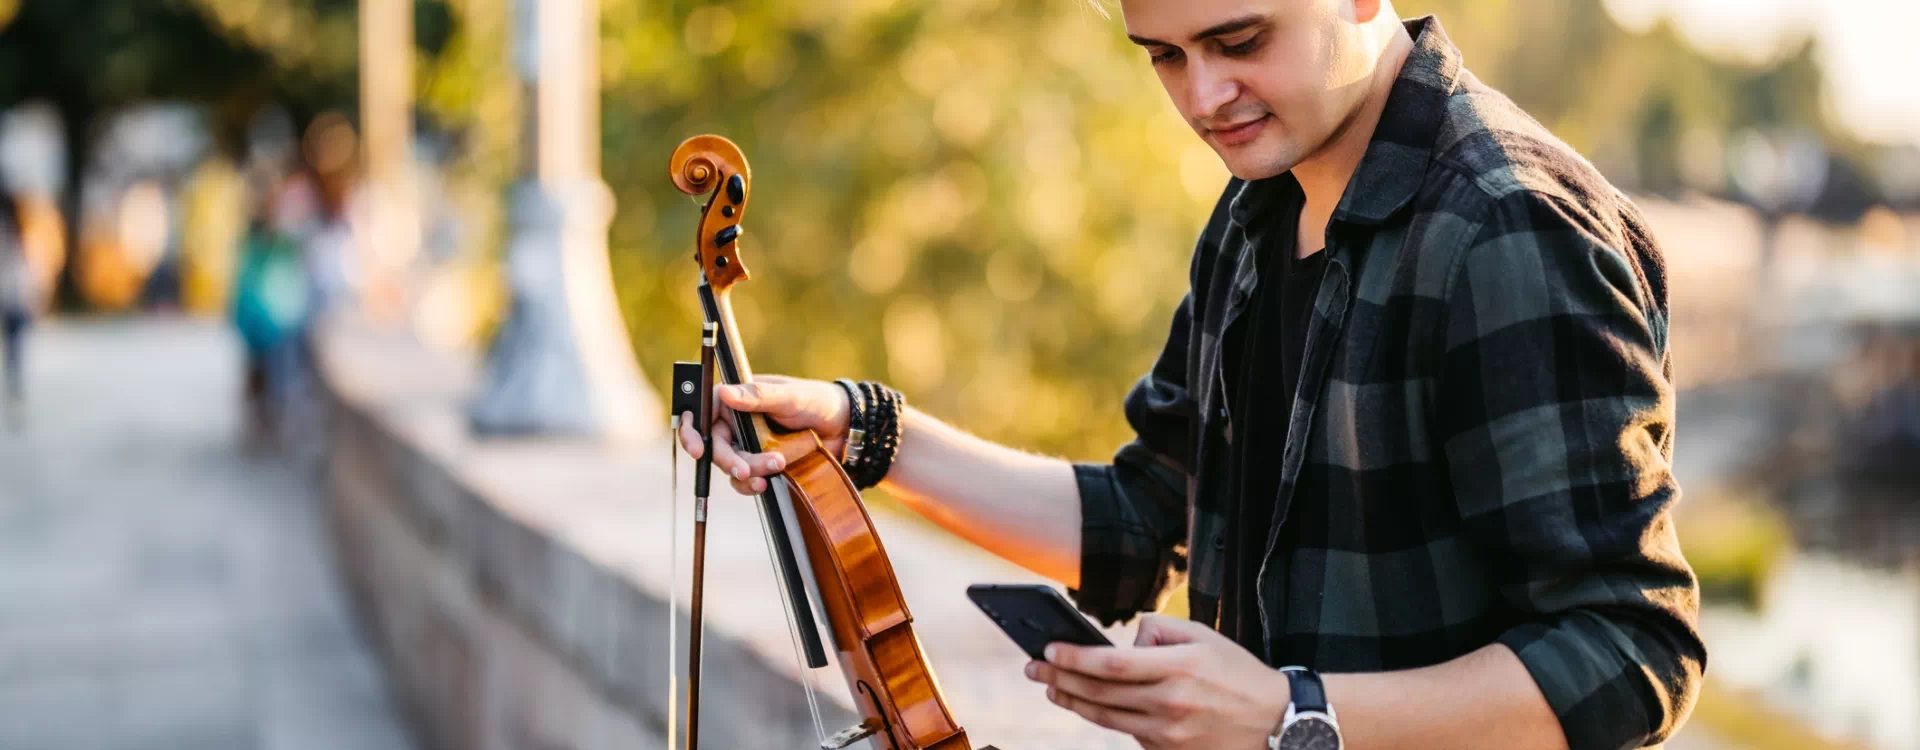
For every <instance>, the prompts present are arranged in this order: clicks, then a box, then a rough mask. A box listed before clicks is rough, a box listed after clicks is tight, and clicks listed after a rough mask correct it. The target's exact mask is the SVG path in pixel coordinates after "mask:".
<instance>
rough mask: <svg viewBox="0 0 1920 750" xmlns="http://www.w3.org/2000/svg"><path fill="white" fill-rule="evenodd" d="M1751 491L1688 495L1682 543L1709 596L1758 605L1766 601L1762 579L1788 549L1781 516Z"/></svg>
mask: <svg viewBox="0 0 1920 750" xmlns="http://www.w3.org/2000/svg"><path fill="white" fill-rule="evenodd" d="M1754 494H1755V493H1753V492H1750V491H1727V492H1720V493H1718V494H1707V495H1701V496H1698V497H1692V496H1690V497H1688V498H1687V503H1686V504H1685V506H1684V509H1683V511H1682V518H1681V519H1680V528H1682V529H1684V531H1685V533H1684V534H1683V535H1682V536H1681V539H1680V546H1681V549H1682V552H1684V553H1685V555H1686V558H1687V562H1688V563H1690V564H1691V565H1692V566H1693V572H1694V574H1695V575H1697V576H1699V577H1700V594H1701V596H1702V597H1703V598H1705V599H1707V600H1708V601H1715V602H1721V603H1726V604H1732V605H1737V606H1741V607H1745V608H1748V609H1754V610H1757V609H1759V608H1760V607H1761V605H1762V604H1764V603H1765V602H1764V599H1765V596H1766V588H1765V587H1766V582H1767V581H1768V580H1770V579H1771V578H1772V575H1773V572H1774V570H1775V569H1776V568H1778V567H1779V565H1780V564H1781V563H1782V562H1785V560H1786V557H1787V556H1788V555H1789V554H1792V551H1793V538H1792V533H1791V532H1790V531H1789V530H1788V527H1787V523H1786V521H1785V519H1783V518H1781V517H1780V515H1779V513H1778V512H1776V511H1775V510H1773V506H1772V505H1771V504H1770V503H1768V502H1766V501H1765V499H1764V498H1761V497H1755V496H1754Z"/></svg>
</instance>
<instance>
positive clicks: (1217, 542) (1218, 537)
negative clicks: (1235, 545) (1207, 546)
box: [1213, 534, 1227, 549]
mask: <svg viewBox="0 0 1920 750" xmlns="http://www.w3.org/2000/svg"><path fill="white" fill-rule="evenodd" d="M1213 548H1214V549H1226V548H1227V535H1226V534H1214V535H1213Z"/></svg>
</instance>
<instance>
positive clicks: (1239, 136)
mask: <svg viewBox="0 0 1920 750" xmlns="http://www.w3.org/2000/svg"><path fill="white" fill-rule="evenodd" d="M1121 10H1122V12H1123V13H1124V14H1125V16H1126V22H1127V38H1129V39H1132V40H1133V42H1134V43H1135V44H1138V45H1140V46H1141V47H1142V48H1144V49H1145V50H1146V54H1147V55H1148V56H1149V57H1150V59H1151V61H1152V64H1153V69H1154V72H1155V73H1157V74H1158V75H1159V76H1160V84H1161V85H1162V86H1164V87H1165V88H1166V90H1167V96H1169V97H1171V98H1172V99H1173V105H1174V107H1175V108H1177V109H1178V110H1180V115H1181V117H1183V118H1185V119H1186V121H1187V124H1188V125H1190V126H1192V127H1193V130H1194V132H1195V133H1197V134H1199V135H1200V137H1201V139H1202V140H1205V141H1206V142H1207V145H1209V146H1212V147H1213V150H1214V151H1215V152H1216V153H1218V154H1219V155H1220V159H1221V161H1223V162H1225V163H1226V165H1227V170H1228V171H1230V172H1232V173H1233V174H1234V176H1236V177H1240V178H1242V179H1248V180H1254V179H1261V178H1265V177H1272V176H1274V175H1277V174H1280V173H1282V172H1285V171H1287V170H1289V169H1292V168H1294V166H1295V165H1298V164H1299V163H1301V162H1302V161H1305V160H1306V159H1308V158H1311V157H1312V156H1313V155H1314V154H1315V153H1316V152H1318V151H1319V150H1320V148H1321V146H1323V145H1325V144H1326V143H1327V142H1328V141H1329V140H1331V139H1332V138H1333V137H1334V136H1335V135H1336V134H1337V133H1338V132H1339V131H1340V128H1341V126H1342V125H1344V124H1345V123H1346V122H1348V121H1349V120H1351V119H1352V118H1353V116H1354V114H1355V113H1356V112H1358V111H1360V108H1361V105H1362V104H1363V103H1364V102H1365V99H1366V95H1367V90H1368V81H1369V79H1370V76H1371V74H1372V73H1373V70H1374V67H1375V65H1376V62H1377V60H1378V51H1379V42H1377V41H1375V39H1377V37H1378V35H1377V34H1373V33H1372V32H1370V31H1369V30H1368V29H1367V24H1368V23H1369V22H1371V21H1373V20H1374V18H1375V17H1376V16H1377V15H1378V14H1379V11H1380V2H1379V0H1371V2H1369V1H1368V0H1122V2H1121Z"/></svg>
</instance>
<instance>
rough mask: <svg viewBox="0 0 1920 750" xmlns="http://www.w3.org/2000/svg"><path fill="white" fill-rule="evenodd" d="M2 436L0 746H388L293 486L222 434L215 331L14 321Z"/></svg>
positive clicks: (284, 470) (339, 595) (328, 566)
mask: <svg viewBox="0 0 1920 750" xmlns="http://www.w3.org/2000/svg"><path fill="white" fill-rule="evenodd" d="M33 336H34V339H33V340H32V341H31V342H30V343H31V346H32V347H33V348H32V350H31V351H30V354H31V355H32V357H31V361H30V362H29V376H28V385H29V403H28V411H27V417H28V419H27V421H26V423H25V424H24V425H23V427H22V429H20V430H18V431H8V430H5V429H4V428H0V748H7V749H8V750H39V749H41V748H46V749H47V750H94V749H99V750H120V749H122V748H126V749H133V748H194V749H195V750H230V749H231V750H256V749H258V750H302V749H305V748H314V749H316V750H318V749H320V748H327V749H329V750H407V749H409V748H412V747H414V742H413V740H412V738H411V735H410V733H409V730H408V728H407V724H406V722H405V721H404V719H403V718H402V714H401V712H400V711H399V710H398V709H397V708H396V706H395V705H394V703H393V701H392V700H391V699H390V697H389V694H388V689H387V687H386V684H385V677H384V675H383V673H382V669H381V666H380V662H379V660H378V658H377V655H376V654H374V653H372V652H370V651H369V650H368V647H367V645H366V641H365V640H364V638H363V637H362V635H361V632H360V630H359V626H358V624H357V623H356V622H355V620H354V619H353V617H352V612H351V604H352V603H351V600H350V599H349V598H348V597H347V595H346V592H345V591H344V589H343V588H342V585H341V582H340V580H339V577H338V574H337V573H336V572H335V569H334V565H333V560H332V556H331V555H332V552H331V550H330V549H329V547H328V543H327V536H326V534H325V526H324V516H323V515H322V514H321V513H320V512H319V506H318V504H317V503H318V497H317V494H316V493H314V492H313V491H312V489H311V483H310V482H308V481H307V480H305V479H304V478H303V477H301V476H299V475H298V474H297V472H295V471H294V470H293V469H291V468H289V467H288V465H287V464H286V463H285V462H281V461H276V460H268V459H250V458H247V457H246V456H245V454H244V453H243V451H242V450H241V448H242V446H241V445H240V444H239V441H238V438H237V436H238V434H239V430H238V415H239V410H238V398H237V396H238V393H239V373H240V365H239V361H238V359H239V353H238V344H237V342H235V341H234V340H233V339H232V337H230V336H228V335H227V334H226V332H225V330H224V329H222V328H220V327H218V326H217V325H215V324H210V323H196V322H185V321H175V320H144V321H137V322H97V323H69V322H58V323H52V324H48V325H43V326H41V327H40V328H39V329H37V330H36V331H34V332H33Z"/></svg>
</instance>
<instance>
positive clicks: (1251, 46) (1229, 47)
mask: <svg viewBox="0 0 1920 750" xmlns="http://www.w3.org/2000/svg"><path fill="white" fill-rule="evenodd" d="M1265 37H1266V35H1265V34H1254V35H1253V36H1250V37H1247V40H1246V41H1244V42H1239V43H1237V44H1227V43H1224V42H1222V43H1221V44H1220V51H1221V52H1224V53H1226V54H1229V55H1245V54H1248V53H1251V52H1253V51H1254V50H1257V49H1260V43H1261V42H1262V41H1264V40H1265Z"/></svg>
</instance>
